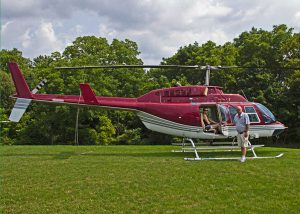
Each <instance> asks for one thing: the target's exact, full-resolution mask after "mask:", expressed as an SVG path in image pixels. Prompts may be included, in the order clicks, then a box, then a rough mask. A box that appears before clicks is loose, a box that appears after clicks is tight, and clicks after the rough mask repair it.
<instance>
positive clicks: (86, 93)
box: [80, 83, 99, 104]
mask: <svg viewBox="0 0 300 214" xmlns="http://www.w3.org/2000/svg"><path fill="white" fill-rule="evenodd" d="M80 90H81V93H82V96H83V99H84V102H86V103H88V104H99V103H98V101H97V98H96V95H95V92H94V91H93V90H92V89H91V87H90V85H89V84H84V83H81V84H80Z"/></svg>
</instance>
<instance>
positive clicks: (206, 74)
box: [205, 65, 211, 86]
mask: <svg viewBox="0 0 300 214" xmlns="http://www.w3.org/2000/svg"><path fill="white" fill-rule="evenodd" d="M210 69H211V66H210V65H206V73H205V85H207V86H208V85H209V77H210Z"/></svg>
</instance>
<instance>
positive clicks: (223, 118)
mask: <svg viewBox="0 0 300 214" xmlns="http://www.w3.org/2000/svg"><path fill="white" fill-rule="evenodd" d="M217 110H218V115H219V121H220V129H221V132H222V134H223V135H225V136H227V137H228V135H229V131H228V126H227V123H226V122H227V119H228V118H227V115H228V109H227V107H225V106H223V105H220V104H217Z"/></svg>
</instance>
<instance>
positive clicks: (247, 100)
mask: <svg viewBox="0 0 300 214" xmlns="http://www.w3.org/2000/svg"><path fill="white" fill-rule="evenodd" d="M241 91H242V93H243V95H244V97H245V98H246V100H247V101H248V98H247V97H246V94H245V93H244V91H243V89H241Z"/></svg>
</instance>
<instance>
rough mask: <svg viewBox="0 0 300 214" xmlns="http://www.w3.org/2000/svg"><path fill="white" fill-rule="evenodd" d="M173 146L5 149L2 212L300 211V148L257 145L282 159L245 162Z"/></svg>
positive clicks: (1, 152)
mask: <svg viewBox="0 0 300 214" xmlns="http://www.w3.org/2000/svg"><path fill="white" fill-rule="evenodd" d="M174 148H175V147H174V146H2V147H0V155H1V156H0V158H1V159H0V164H1V195H0V197H1V198H0V201H1V205H0V206H1V210H2V213H300V149H295V148H294V149H293V148H270V147H266V148H258V149H257V153H258V154H259V155H264V156H266V155H276V154H279V153H282V152H284V156H283V157H282V158H279V159H260V160H247V161H246V162H245V163H240V162H238V161H200V162H196V161H195V162H189V161H184V160H183V158H184V157H187V156H188V157H193V154H192V153H171V152H170V151H171V150H172V149H174ZM239 155H240V152H238V151H237V152H216V153H211V152H205V153H203V156H218V157H220V156H239Z"/></svg>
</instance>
